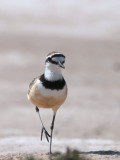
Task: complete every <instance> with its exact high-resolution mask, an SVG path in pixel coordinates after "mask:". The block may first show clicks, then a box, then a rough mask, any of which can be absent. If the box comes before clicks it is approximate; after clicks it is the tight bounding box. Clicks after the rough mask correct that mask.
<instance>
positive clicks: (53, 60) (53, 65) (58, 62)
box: [45, 52, 65, 70]
mask: <svg viewBox="0 0 120 160" xmlns="http://www.w3.org/2000/svg"><path fill="white" fill-rule="evenodd" d="M64 63H65V56H64V55H63V54H62V53H59V52H51V53H49V54H48V55H47V57H46V61H45V65H46V66H47V67H48V68H50V69H58V70H60V69H61V68H65V66H64Z"/></svg>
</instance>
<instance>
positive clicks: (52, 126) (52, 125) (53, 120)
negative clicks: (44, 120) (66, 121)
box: [50, 112, 56, 154]
mask: <svg viewBox="0 0 120 160" xmlns="http://www.w3.org/2000/svg"><path fill="white" fill-rule="evenodd" d="M55 116H56V112H54V114H53V119H52V123H51V135H50V154H52V150H51V147H52V134H53V129H54V122H55Z"/></svg>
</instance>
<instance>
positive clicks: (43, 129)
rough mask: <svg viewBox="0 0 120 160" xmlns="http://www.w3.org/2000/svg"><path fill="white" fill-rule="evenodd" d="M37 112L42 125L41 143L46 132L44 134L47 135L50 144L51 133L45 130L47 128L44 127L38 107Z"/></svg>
mask: <svg viewBox="0 0 120 160" xmlns="http://www.w3.org/2000/svg"><path fill="white" fill-rule="evenodd" d="M36 112H37V113H38V115H39V118H40V121H41V124H42V131H41V141H42V137H43V132H44V134H45V136H46V139H47V141H48V142H49V137H50V135H49V133H48V132H47V130H46V129H45V127H44V125H43V121H42V119H41V116H40V112H39V108H38V107H36Z"/></svg>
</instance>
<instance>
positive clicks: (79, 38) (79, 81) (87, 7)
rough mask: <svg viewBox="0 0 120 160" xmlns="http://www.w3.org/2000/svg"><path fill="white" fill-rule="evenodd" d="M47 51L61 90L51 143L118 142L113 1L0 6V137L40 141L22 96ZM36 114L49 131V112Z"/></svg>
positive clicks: (117, 23) (119, 26)
mask: <svg viewBox="0 0 120 160" xmlns="http://www.w3.org/2000/svg"><path fill="white" fill-rule="evenodd" d="M52 51H59V52H62V53H64V54H65V56H66V69H65V70H63V75H64V77H65V79H66V81H67V84H68V89H69V92H68V98H67V100H66V102H65V104H64V105H63V106H62V107H61V108H60V109H59V111H58V113H57V117H56V122H55V131H54V136H55V137H56V138H71V139H75V138H80V139H90V138H94V139H113V140H118V139H119V140H120V136H119V135H120V130H119V128H120V123H119V117H120V1H119V0H51V1H50V0H0V137H1V138H2V137H10V136H40V122H39V118H38V115H37V114H36V112H35V108H34V106H33V105H32V104H31V103H30V102H29V101H28V100H27V96H26V94H27V91H28V86H29V83H30V82H31V81H32V79H33V78H34V77H36V76H38V75H40V74H42V73H43V71H44V61H45V58H46V55H47V54H48V53H50V52H52ZM41 115H42V118H43V121H44V123H45V126H46V127H47V129H48V130H49V129H50V124H51V120H52V111H51V110H43V109H41Z"/></svg>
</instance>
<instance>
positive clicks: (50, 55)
mask: <svg viewBox="0 0 120 160" xmlns="http://www.w3.org/2000/svg"><path fill="white" fill-rule="evenodd" d="M54 54H62V53H53V54H51V55H49V56H47V57H46V59H47V58H49V57H52V56H53V55H54Z"/></svg>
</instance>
